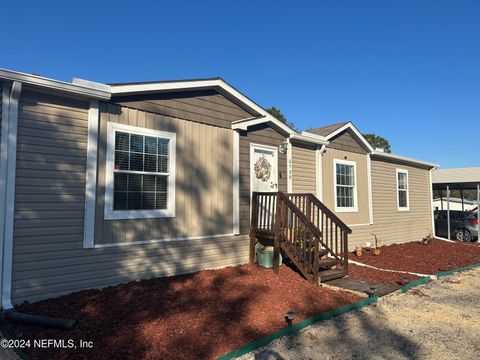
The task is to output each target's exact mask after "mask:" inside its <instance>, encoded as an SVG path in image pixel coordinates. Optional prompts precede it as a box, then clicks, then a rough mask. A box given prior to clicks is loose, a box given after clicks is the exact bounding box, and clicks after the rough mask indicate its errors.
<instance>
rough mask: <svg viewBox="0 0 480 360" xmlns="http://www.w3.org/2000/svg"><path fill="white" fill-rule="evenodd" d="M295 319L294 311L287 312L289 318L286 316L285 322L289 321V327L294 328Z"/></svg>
mask: <svg viewBox="0 0 480 360" xmlns="http://www.w3.org/2000/svg"><path fill="white" fill-rule="evenodd" d="M294 319H295V313H294V312H293V311H292V310H289V311H288V312H287V316H285V320H286V321H287V324H288V326H292V324H293V320H294Z"/></svg>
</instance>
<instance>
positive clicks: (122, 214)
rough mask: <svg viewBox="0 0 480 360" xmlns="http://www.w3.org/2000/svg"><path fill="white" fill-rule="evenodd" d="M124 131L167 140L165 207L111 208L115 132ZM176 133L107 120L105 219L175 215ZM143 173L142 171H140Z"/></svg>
mask: <svg viewBox="0 0 480 360" xmlns="http://www.w3.org/2000/svg"><path fill="white" fill-rule="evenodd" d="M117 131H125V132H128V133H131V134H137V135H144V136H155V137H160V138H164V139H168V140H169V143H168V144H169V146H168V154H169V156H168V173H169V176H168V185H167V186H168V187H167V189H168V190H167V191H168V192H167V193H168V195H167V196H168V200H167V209H162V210H113V169H114V162H115V133H116V132H117ZM175 150H176V134H175V133H171V132H165V131H159V130H152V129H145V128H139V127H135V126H129V125H123V124H117V123H111V122H109V123H108V124H107V156H106V166H105V215H104V217H105V220H115V219H147V218H162V217H175V154H176V151H175ZM142 173H143V172H142Z"/></svg>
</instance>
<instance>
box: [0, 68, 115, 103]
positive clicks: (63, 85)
mask: <svg viewBox="0 0 480 360" xmlns="http://www.w3.org/2000/svg"><path fill="white" fill-rule="evenodd" d="M0 79H4V80H9V81H18V82H21V83H23V84H26V85H33V86H40V87H45V88H49V89H53V90H57V91H62V92H67V93H70V94H75V95H78V96H82V97H87V98H94V99H99V100H109V99H110V91H109V88H110V86H108V85H104V84H100V83H94V82H91V81H87V80H79V79H77V80H74V81H75V82H76V83H68V82H66V81H60V80H54V79H49V78H46V77H42V76H38V75H31V74H25V73H21V72H17V71H12V70H6V69H0ZM94 84H95V85H94Z"/></svg>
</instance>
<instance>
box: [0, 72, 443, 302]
mask: <svg viewBox="0 0 480 360" xmlns="http://www.w3.org/2000/svg"><path fill="white" fill-rule="evenodd" d="M0 83H1V85H2V92H1V94H0V95H1V103H2V106H1V162H0V182H1V183H0V185H1V186H0V189H1V192H0V207H1V216H0V244H1V246H0V252H1V254H0V259H1V261H2V264H1V271H2V276H1V299H2V308H3V309H8V308H11V307H12V306H13V305H14V304H18V303H21V302H23V301H25V300H28V301H36V300H40V299H45V298H50V297H55V296H59V295H61V294H66V293H70V292H74V291H78V290H81V289H86V288H102V287H105V286H109V285H112V284H117V283H121V282H127V281H131V280H137V279H142V278H150V277H158V276H168V275H175V274H182V273H189V272H193V271H198V270H201V269H209V268H219V267H224V266H228V265H237V264H243V263H246V262H248V261H249V260H250V261H253V259H254V251H255V248H256V247H258V246H259V243H262V242H267V241H273V242H274V245H275V247H276V250H275V251H276V253H277V254H276V256H278V252H279V251H280V250H282V252H284V253H286V255H287V256H289V257H290V258H291V259H292V260H293V261H294V263H295V264H296V265H297V266H298V267H299V268H300V270H301V271H302V272H303V273H304V275H305V276H306V277H307V278H309V279H310V280H312V281H324V280H326V279H328V278H333V277H338V276H344V275H345V274H346V272H347V268H348V260H347V258H348V256H347V254H348V252H347V250H348V249H353V248H354V247H355V246H357V245H363V244H364V243H365V242H373V236H374V235H373V234H375V235H376V236H377V238H378V239H379V240H380V241H381V244H389V243H394V242H405V241H412V240H417V239H420V238H422V237H423V236H425V235H426V234H428V233H431V232H432V202H431V198H432V197H431V179H430V176H431V171H432V169H433V168H434V167H435V165H434V164H431V163H428V162H424V161H419V160H415V159H411V158H406V157H402V156H397V155H392V154H387V153H384V152H382V151H378V150H375V149H373V148H372V147H371V146H370V144H369V143H368V142H367V141H366V140H365V139H364V138H363V136H362V135H361V133H360V132H359V131H358V130H357V128H356V127H355V126H354V125H353V124H352V123H350V122H349V123H342V124H336V125H330V126H324V127H320V128H317V129H313V130H309V131H307V132H298V131H295V130H294V129H291V128H290V127H288V126H287V125H285V124H284V123H282V122H281V121H279V120H277V119H276V118H274V117H273V116H271V115H270V114H269V113H268V112H266V111H265V110H264V109H263V108H262V107H260V106H259V105H257V104H256V103H255V102H254V101H252V100H251V99H249V98H248V97H246V96H245V95H243V94H242V93H241V92H239V91H238V90H236V89H235V88H234V87H232V86H230V85H229V84H227V83H226V82H225V81H223V80H222V79H219V78H213V79H200V80H185V81H158V82H142V83H123V84H101V83H95V82H91V81H86V80H82V79H74V80H73V81H72V82H64V81H58V80H54V79H48V78H44V77H40V76H36V75H29V74H24V73H19V72H14V71H9V70H0ZM312 118H315V114H312ZM320 125H321V124H320ZM299 249H300V250H301V251H300V252H301V254H300V253H299V252H298V251H297V250H299ZM307 250H308V251H307ZM312 254H313V255H314V257H312ZM319 268H321V269H323V271H324V272H323V273H322V272H320V273H319V270H318V269H319ZM312 269H313V270H312ZM328 271H330V272H329V273H327V272H328ZM332 271H333V272H332ZM335 271H336V272H335Z"/></svg>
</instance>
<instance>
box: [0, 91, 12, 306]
mask: <svg viewBox="0 0 480 360" xmlns="http://www.w3.org/2000/svg"><path fill="white" fill-rule="evenodd" d="M9 104H10V84H6V83H4V84H3V86H2V123H1V126H2V137H1V139H0V264H4V263H5V260H4V259H3V244H4V240H5V237H4V232H5V207H6V201H5V200H6V193H5V190H6V184H7V160H8V156H7V151H8V109H9ZM2 273H3V265H0V299H2V293H3V286H2V284H3V281H2Z"/></svg>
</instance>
